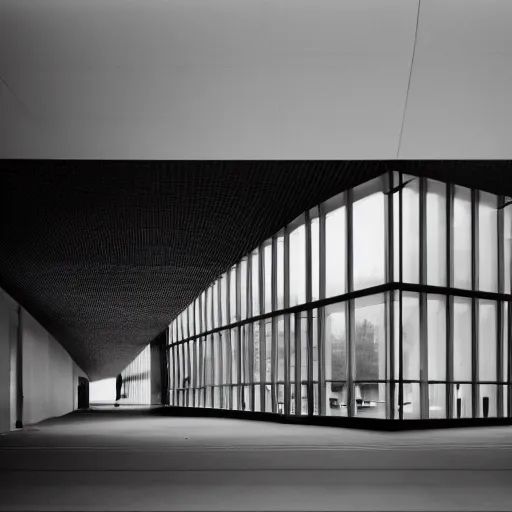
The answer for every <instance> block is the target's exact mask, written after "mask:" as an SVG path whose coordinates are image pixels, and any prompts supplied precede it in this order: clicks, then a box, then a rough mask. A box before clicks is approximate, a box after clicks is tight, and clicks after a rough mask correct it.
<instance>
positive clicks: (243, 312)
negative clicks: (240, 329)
mask: <svg viewBox="0 0 512 512" xmlns="http://www.w3.org/2000/svg"><path fill="white" fill-rule="evenodd" d="M247 279H248V274H247V259H245V258H244V259H243V260H242V262H241V263H240V320H245V319H246V318H247V303H248V300H249V299H250V297H248V293H247V292H248V289H247Z"/></svg>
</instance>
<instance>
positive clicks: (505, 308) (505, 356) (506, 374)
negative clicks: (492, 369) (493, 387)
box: [501, 302, 510, 382]
mask: <svg viewBox="0 0 512 512" xmlns="http://www.w3.org/2000/svg"><path fill="white" fill-rule="evenodd" d="M508 315H509V311H508V303H507V302H505V303H504V304H503V316H502V325H503V331H502V332H503V344H502V347H503V351H502V356H501V360H502V361H503V381H504V382H507V381H509V380H510V377H509V361H510V354H509V339H508V336H509V330H508V322H509V319H508Z"/></svg>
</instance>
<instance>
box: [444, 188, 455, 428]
mask: <svg viewBox="0 0 512 512" xmlns="http://www.w3.org/2000/svg"><path fill="white" fill-rule="evenodd" d="M454 192H455V189H454V186H453V185H451V184H447V185H446V281H447V286H448V287H450V288H451V287H452V285H453V200H454ZM446 380H447V381H448V384H447V386H446V417H447V418H449V419H450V418H453V417H454V416H455V413H454V411H453V397H454V394H453V384H452V381H453V296H450V295H449V296H448V297H447V299H446Z"/></svg>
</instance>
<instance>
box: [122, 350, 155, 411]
mask: <svg viewBox="0 0 512 512" xmlns="http://www.w3.org/2000/svg"><path fill="white" fill-rule="evenodd" d="M121 376H122V377H123V384H122V387H121V403H122V404H125V405H150V404H151V346H150V345H148V346H147V347H146V348H145V349H144V350H143V351H142V352H141V353H140V354H139V355H138V356H137V357H136V358H135V359H134V360H133V361H132V362H131V363H130V364H129V365H128V366H127V367H126V368H125V369H124V370H123V371H122V372H121Z"/></svg>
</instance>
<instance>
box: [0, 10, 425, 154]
mask: <svg viewBox="0 0 512 512" xmlns="http://www.w3.org/2000/svg"><path fill="white" fill-rule="evenodd" d="M417 4H418V3H417V1H416V0H315V1H312V0H167V1H163V0H158V1H157V0H145V1H141V0H137V1H129V0H60V1H59V0H38V1H37V2H36V1H28V0H3V1H2V2H1V3H0V45H1V47H2V48H4V49H5V48H9V51H3V52H1V54H0V75H1V76H2V77H3V78H4V80H5V81H6V83H7V84H8V85H9V87H10V88H11V89H12V90H13V91H14V92H15V93H16V96H17V97H18V98H19V102H20V109H19V110H16V111H14V110H13V111H11V112H10V113H9V115H8V116H6V117H4V120H3V121H0V122H1V123H2V124H1V128H2V130H4V129H8V127H9V126H10V125H11V123H13V122H14V121H16V118H18V117H20V116H25V117H24V122H25V123H28V125H29V127H30V129H29V128H28V127H27V126H25V125H24V128H23V129H21V128H20V129H19V132H21V135H23V137H22V138H21V140H20V141H16V144H10V143H8V142H6V139H4V138H3V137H2V138H1V140H0V149H1V156H4V157H5V156H8V157H12V158H16V157H32V158H80V159H82V158H85V159H86V158H98V159H103V158H105V159H110V158H113V159H125V158H126V159H132V158H133V159H203V158H204V159H245V158H327V159H329V158H347V159H358V158H361V159H381V158H396V156H397V150H398V142H399V137H400V131H401V125H402V119H403V109H404V105H405V97H406V91H407V85H408V80H409V72H410V63H411V58H412V51H413V47H414V37H415V29H416V16H417ZM7 101H9V100H7ZM22 106H23V107H24V108H25V109H26V111H27V112H28V113H29V114H30V115H28V113H27V112H25V111H24V110H23V109H22V108H21V107H22ZM1 108H5V106H4V105H3V104H2V106H1ZM16 122H17V121H16ZM21 135H20V136H21ZM17 137H18V136H17V135H16V138H17Z"/></svg>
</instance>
